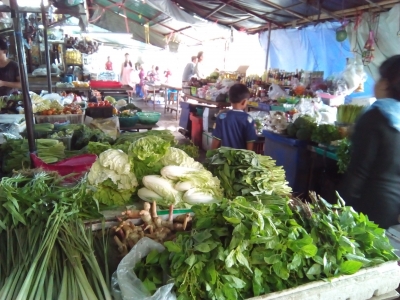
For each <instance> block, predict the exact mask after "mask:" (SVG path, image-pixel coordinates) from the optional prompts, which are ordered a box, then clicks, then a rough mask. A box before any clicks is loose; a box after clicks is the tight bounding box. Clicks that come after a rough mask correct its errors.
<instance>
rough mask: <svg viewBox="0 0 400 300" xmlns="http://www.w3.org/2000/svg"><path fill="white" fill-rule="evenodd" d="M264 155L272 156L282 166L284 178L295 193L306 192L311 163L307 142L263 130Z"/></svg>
mask: <svg viewBox="0 0 400 300" xmlns="http://www.w3.org/2000/svg"><path fill="white" fill-rule="evenodd" d="M263 136H264V137H265V143H264V155H266V156H270V157H272V159H274V160H275V161H276V164H277V165H278V166H283V168H284V169H285V172H286V180H287V181H288V182H289V186H290V187H291V188H292V190H293V192H294V193H296V194H307V192H308V179H309V173H310V165H311V152H310V151H308V149H307V147H308V142H306V141H300V140H296V139H292V138H288V137H285V136H282V135H279V134H276V133H273V132H270V131H266V130H264V131H263Z"/></svg>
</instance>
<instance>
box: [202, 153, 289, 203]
mask: <svg viewBox="0 0 400 300" xmlns="http://www.w3.org/2000/svg"><path fill="white" fill-rule="evenodd" d="M207 157H208V159H207V161H206V163H205V166H206V167H207V168H208V170H209V171H211V173H212V174H213V175H214V176H217V177H218V178H219V179H220V181H221V186H222V187H223V189H224V190H225V196H226V197H227V198H234V197H236V196H246V195H249V196H251V195H253V196H255V195H262V194H264V195H271V194H277V195H283V196H286V195H288V194H290V193H291V188H290V187H289V186H288V183H287V181H286V179H285V170H283V168H282V167H278V166H276V164H275V161H274V160H272V159H271V158H270V157H268V156H263V155H257V154H256V153H254V152H253V151H248V150H237V149H232V148H226V147H221V148H219V149H217V150H213V151H209V152H208V153H207Z"/></svg>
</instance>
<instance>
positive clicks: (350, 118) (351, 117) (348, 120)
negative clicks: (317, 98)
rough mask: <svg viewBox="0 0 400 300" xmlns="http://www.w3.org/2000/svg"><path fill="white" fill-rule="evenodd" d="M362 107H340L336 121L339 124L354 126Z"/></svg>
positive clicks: (347, 105)
mask: <svg viewBox="0 0 400 300" xmlns="http://www.w3.org/2000/svg"><path fill="white" fill-rule="evenodd" d="M363 109H364V107H363V106H359V105H350V104H345V105H340V106H339V107H338V110H337V115H336V120H337V122H338V123H340V124H354V123H355V121H356V119H357V118H358V116H359V115H360V114H361V112H362V111H363Z"/></svg>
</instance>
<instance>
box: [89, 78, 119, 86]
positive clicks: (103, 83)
mask: <svg viewBox="0 0 400 300" xmlns="http://www.w3.org/2000/svg"><path fill="white" fill-rule="evenodd" d="M90 87H91V88H121V87H122V84H121V83H120V82H118V81H108V80H90Z"/></svg>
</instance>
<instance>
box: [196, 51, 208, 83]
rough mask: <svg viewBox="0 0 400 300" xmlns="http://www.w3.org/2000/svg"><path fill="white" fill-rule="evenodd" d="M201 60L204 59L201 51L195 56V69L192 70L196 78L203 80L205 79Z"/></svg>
mask: <svg viewBox="0 0 400 300" xmlns="http://www.w3.org/2000/svg"><path fill="white" fill-rule="evenodd" d="M203 59H204V53H203V51H200V52H199V54H197V64H196V67H195V70H194V72H195V74H196V76H197V78H199V79H205V78H206V77H207V76H206V74H205V72H204V63H203Z"/></svg>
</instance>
